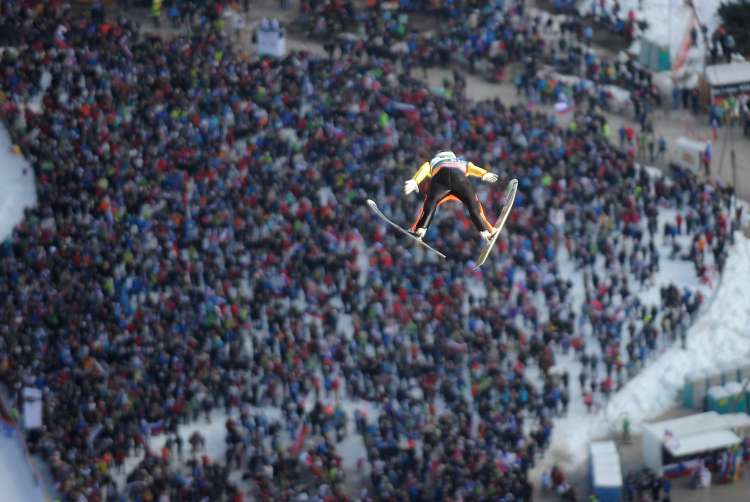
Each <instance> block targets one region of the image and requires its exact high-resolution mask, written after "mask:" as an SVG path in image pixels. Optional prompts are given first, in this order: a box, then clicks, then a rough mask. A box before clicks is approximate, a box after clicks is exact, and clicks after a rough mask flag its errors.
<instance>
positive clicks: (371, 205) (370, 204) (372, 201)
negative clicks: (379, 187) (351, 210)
mask: <svg viewBox="0 0 750 502" xmlns="http://www.w3.org/2000/svg"><path fill="white" fill-rule="evenodd" d="M367 205H368V206H370V207H371V208H373V209H374V208H376V207H378V205H377V204H375V201H374V200H372V199H367Z"/></svg>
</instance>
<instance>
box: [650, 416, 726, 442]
mask: <svg viewBox="0 0 750 502" xmlns="http://www.w3.org/2000/svg"><path fill="white" fill-rule="evenodd" d="M643 427H644V429H647V430H648V431H649V432H651V433H652V434H654V435H655V436H656V437H659V438H661V437H662V436H664V433H665V432H666V431H670V432H671V433H672V434H673V435H675V436H686V435H690V434H695V433H700V432H706V431H711V430H717V429H724V428H726V426H725V425H724V423H723V422H722V421H721V418H720V416H719V414H718V413H716V412H715V411H707V412H706V413H697V414H695V415H688V416H686V417H680V418H674V419H671V420H664V421H662V422H654V423H651V424H644V425H643Z"/></svg>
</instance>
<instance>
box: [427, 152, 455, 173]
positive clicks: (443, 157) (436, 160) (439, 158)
mask: <svg viewBox="0 0 750 502" xmlns="http://www.w3.org/2000/svg"><path fill="white" fill-rule="evenodd" d="M448 160H456V154H455V153H453V152H451V151H446V152H439V153H438V154H437V155H435V156H434V157H433V158H432V160H431V161H430V169H435V167H436V166H437V165H438V164H441V163H443V162H446V161H448Z"/></svg>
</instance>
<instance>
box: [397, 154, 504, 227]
mask: <svg viewBox="0 0 750 502" xmlns="http://www.w3.org/2000/svg"><path fill="white" fill-rule="evenodd" d="M469 176H476V177H477V178H481V179H482V181H484V182H485V183H495V182H496V181H497V174H495V173H491V172H488V171H486V170H484V169H482V168H481V167H478V166H476V165H475V164H473V163H471V162H467V161H465V160H459V159H458V158H457V157H456V154H454V153H453V152H450V151H445V152H439V153H438V154H437V155H435V157H433V158H432V160H430V161H429V162H425V163H423V164H422V165H421V166H420V167H419V169H418V170H417V172H416V174H414V176H413V177H412V178H411V179H409V180H407V181H406V182H405V183H404V193H405V194H406V195H409V194H410V193H412V192H419V184H420V183H421V182H422V181H423V180H424V179H425V178H431V179H432V182H431V183H430V188H429V189H428V190H427V193H426V194H425V197H424V203H423V204H422V209H421V211H420V213H419V216H418V217H417V221H416V222H414V225H412V227H411V230H410V231H411V233H412V234H414V235H415V236H416V237H417V238H418V239H420V240H422V239H423V238H424V236H425V234H426V233H427V229H428V228H429V226H430V223H431V222H432V217H433V216H434V215H435V210H436V209H437V207H438V206H439V205H440V204H442V203H443V202H447V201H449V200H458V201H460V202H461V203H463V205H464V206H466V208H467V209H468V210H469V217H470V218H471V222H472V223H473V224H474V227H475V228H476V229H477V231H478V232H479V233H480V235H481V236H482V238H483V239H485V240H487V241H489V240H490V239H491V238H492V235H493V234H494V228H493V226H492V224H491V223H490V222H489V221H488V220H487V217H486V216H485V215H484V208H482V203H481V202H479V198H478V197H477V196H476V194H475V193H474V189H473V188H472V187H471V183H469V180H468V177H469Z"/></svg>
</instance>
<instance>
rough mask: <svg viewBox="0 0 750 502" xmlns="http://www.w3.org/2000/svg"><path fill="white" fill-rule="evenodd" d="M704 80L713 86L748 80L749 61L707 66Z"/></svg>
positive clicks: (749, 74) (749, 75)
mask: <svg viewBox="0 0 750 502" xmlns="http://www.w3.org/2000/svg"><path fill="white" fill-rule="evenodd" d="M706 80H707V81H708V83H709V85H711V86H713V87H720V86H724V85H735V84H742V83H744V82H750V62H746V63H729V64H717V65H713V66H708V67H706Z"/></svg>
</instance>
